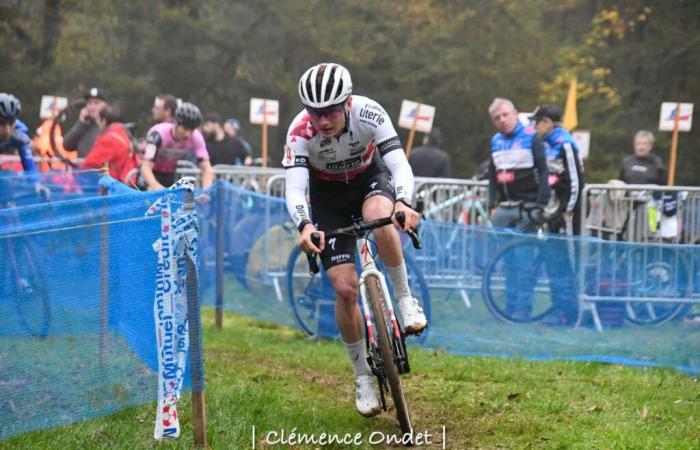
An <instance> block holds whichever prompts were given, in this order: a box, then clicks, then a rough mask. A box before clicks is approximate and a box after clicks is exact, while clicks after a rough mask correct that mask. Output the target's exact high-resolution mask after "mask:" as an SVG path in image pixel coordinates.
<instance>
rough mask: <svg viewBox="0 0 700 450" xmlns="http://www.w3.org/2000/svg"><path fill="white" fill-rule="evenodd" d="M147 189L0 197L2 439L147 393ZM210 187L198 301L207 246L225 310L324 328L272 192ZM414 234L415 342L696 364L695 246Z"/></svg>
mask: <svg viewBox="0 0 700 450" xmlns="http://www.w3.org/2000/svg"><path fill="white" fill-rule="evenodd" d="M159 195H160V194H157V193H134V194H127V195H117V196H110V197H106V198H100V197H91V198H83V199H73V200H68V201H61V202H55V201H54V202H50V203H46V204H39V205H29V206H25V207H21V208H11V209H4V210H0V252H1V253H2V256H1V257H2V260H3V261H9V262H11V264H10V265H13V264H14V265H15V266H16V268H15V266H12V270H3V272H2V280H1V281H0V294H1V295H2V297H0V298H2V301H1V302H0V343H1V344H2V345H0V427H1V430H0V439H1V438H5V437H7V436H10V435H13V434H16V433H21V432H24V431H28V430H32V429H38V428H48V427H51V426H56V425H60V424H65V423H69V422H72V421H76V420H80V419H84V418H89V417H94V416H97V415H104V414H109V413H111V412H114V411H117V410H119V409H121V408H124V407H126V406H129V405H133V404H138V403H144V402H147V401H152V400H155V399H156V392H157V386H156V374H155V368H156V363H157V358H156V346H155V336H154V319H153V298H154V280H155V272H156V269H155V267H156V254H155V253H154V251H153V249H152V247H151V246H152V244H153V242H154V241H155V240H156V239H157V237H158V235H159V221H158V219H157V218H155V219H154V218H149V219H146V218H144V213H145V211H146V209H147V208H148V206H149V205H151V204H152V202H153V201H154V200H155V199H156V198H157V197H158V196H159ZM208 195H209V197H210V200H209V201H208V202H200V203H198V204H197V209H198V214H199V219H200V252H199V257H200V261H199V263H200V264H199V269H200V270H199V281H200V287H201V298H202V302H203V303H204V304H206V305H209V306H213V305H214V304H215V302H216V298H217V287H216V281H217V246H218V248H219V249H220V251H221V253H220V255H221V262H222V264H221V266H220V268H221V270H222V272H221V276H222V278H221V281H222V293H223V306H224V308H225V309H228V310H231V311H235V312H238V313H241V314H245V315H248V316H252V317H257V318H260V319H262V320H265V321H271V322H275V323H279V324H283V325H290V326H294V327H297V328H300V329H303V330H305V331H307V332H313V333H319V334H321V335H325V336H330V337H336V336H337V333H338V331H337V327H336V326H335V319H334V309H333V308H334V301H333V291H332V289H331V287H330V284H329V282H328V280H327V278H326V277H324V276H323V275H319V276H316V277H314V278H311V277H310V276H309V273H308V266H307V263H306V258H305V257H304V255H303V254H301V253H300V252H299V250H298V249H297V248H296V241H297V238H298V233H297V231H296V228H295V227H294V226H293V224H291V223H290V221H289V219H288V215H287V211H286V206H285V204H284V201H283V200H282V199H279V198H273V197H267V196H264V195H260V194H257V193H255V192H251V191H247V190H243V189H239V188H237V187H235V186H233V185H231V184H228V183H225V182H218V183H217V184H215V185H214V186H213V187H212V188H211V190H210V191H209V192H208ZM421 236H422V239H423V244H424V248H423V250H420V251H415V250H413V249H407V251H406V253H407V263H408V270H409V278H410V282H411V286H412V290H413V292H414V294H416V295H417V296H418V297H421V298H423V299H425V298H430V303H429V306H430V307H429V308H427V309H429V311H428V312H429V314H430V316H431V326H430V329H429V332H428V334H427V336H424V339H423V340H417V339H416V338H409V341H410V342H412V343H413V344H414V345H415V344H417V343H421V344H422V345H424V346H427V347H430V348H442V349H445V350H447V351H450V352H454V353H459V354H467V355H495V356H507V357H524V358H533V359H570V360H587V361H610V362H618V363H624V364H634V365H664V366H671V367H675V368H678V369H680V370H684V371H687V372H690V373H694V374H697V373H698V372H700V356H698V352H697V349H698V348H700V327H698V326H697V325H694V324H693V321H688V320H686V318H687V317H689V316H690V315H692V314H694V313H697V312H698V307H697V305H696V303H695V302H698V301H699V300H700V295H699V291H700V289H699V288H700V254H699V252H700V249H698V248H697V247H693V246H685V245H664V244H647V245H635V244H625V243H613V242H607V241H602V240H595V239H566V238H561V237H553V236H548V237H547V238H546V239H538V238H537V236H534V235H518V234H514V233H511V232H509V231H506V230H494V229H488V228H479V227H471V226H464V225H458V224H452V223H444V222H437V221H426V222H425V223H424V224H423V226H422V229H421ZM104 242H107V246H106V247H104ZM409 245H410V244H409ZM102 248H106V251H101V249H102ZM102 255H107V256H108V259H107V260H106V262H107V263H108V273H109V290H108V292H109V302H108V304H109V310H108V322H107V323H108V327H107V332H106V333H101V329H100V318H101V317H102V314H103V310H102V309H101V305H102V303H101V302H102V298H101V296H100V292H101V280H102V278H101V277H102V272H101V269H100V268H101V267H104V265H102V266H101V264H104V262H105V260H103V259H102ZM5 266H6V267H7V264H6V265H5ZM25 298H29V300H28V301H26V302H25V301H23V299H25ZM426 306H428V305H426ZM598 329H601V330H602V331H598ZM101 342H102V346H101V344H100V343H101ZM100 348H104V349H106V352H104V353H103V354H102V355H101V354H100ZM101 361H102V367H101V364H100V362H101ZM188 369H189V366H188Z"/></svg>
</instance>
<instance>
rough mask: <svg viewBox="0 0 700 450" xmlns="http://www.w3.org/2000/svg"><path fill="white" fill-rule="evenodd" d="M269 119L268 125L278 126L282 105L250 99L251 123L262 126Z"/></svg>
mask: <svg viewBox="0 0 700 450" xmlns="http://www.w3.org/2000/svg"><path fill="white" fill-rule="evenodd" d="M265 117H267V124H268V125H278V124H279V122H280V103H279V102H278V101H277V100H269V99H266V98H251V99H250V123H252V124H256V125H261V124H262V123H263V121H264V118H265Z"/></svg>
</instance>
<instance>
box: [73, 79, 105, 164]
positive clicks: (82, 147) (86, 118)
mask: <svg viewBox="0 0 700 450" xmlns="http://www.w3.org/2000/svg"><path fill="white" fill-rule="evenodd" d="M85 100H86V103H85V106H84V107H83V109H81V110H80V117H79V118H78V120H77V121H76V122H75V124H73V127H72V128H71V129H70V130H69V131H68V133H66V134H65V136H63V147H64V148H65V149H66V150H77V151H78V157H80V158H83V157H85V156H86V155H87V154H88V153H89V152H90V150H91V149H92V146H93V144H94V143H95V140H96V139H97V134H98V133H99V132H100V128H99V127H98V126H97V117H98V115H99V113H100V110H101V109H102V107H103V106H105V105H107V96H106V95H105V93H104V91H102V89H100V88H96V87H94V88H91V89H90V90H88V91H87V92H86V93H85Z"/></svg>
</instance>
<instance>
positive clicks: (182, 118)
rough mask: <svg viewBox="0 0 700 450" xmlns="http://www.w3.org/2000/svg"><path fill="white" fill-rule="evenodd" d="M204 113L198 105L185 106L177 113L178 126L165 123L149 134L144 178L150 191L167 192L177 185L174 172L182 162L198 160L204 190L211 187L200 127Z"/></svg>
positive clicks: (182, 105) (179, 108) (142, 168)
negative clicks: (168, 187)
mask: <svg viewBox="0 0 700 450" xmlns="http://www.w3.org/2000/svg"><path fill="white" fill-rule="evenodd" d="M201 123H202V113H201V112H200V111H199V108H197V106H196V105H194V104H192V103H189V102H183V103H182V104H181V105H180V106H178V108H177V109H176V110H175V123H172V122H163V123H159V124H157V125H154V126H153V127H152V128H151V129H150V130H149V131H148V137H147V139H146V151H145V153H144V155H143V161H142V162H141V176H142V177H143V180H144V182H145V183H146V186H147V188H148V190H149V191H153V190H158V189H164V188H165V186H170V185H172V184H173V183H174V182H175V169H176V168H177V162H178V161H179V160H181V159H196V160H197V162H198V164H199V168H200V169H201V170H202V187H203V188H204V189H206V188H208V187H209V186H210V185H211V183H212V178H213V174H212V170H211V164H210V163H209V153H208V152H207V146H206V144H205V143H204V137H203V136H202V133H200V132H199V130H197V127H198V126H199V125H200V124H201Z"/></svg>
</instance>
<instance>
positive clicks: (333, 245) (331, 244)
mask: <svg viewBox="0 0 700 450" xmlns="http://www.w3.org/2000/svg"><path fill="white" fill-rule="evenodd" d="M336 239H337V238H330V239H328V245H330V246H331V248H332V249H333V250H335V242H336Z"/></svg>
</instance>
